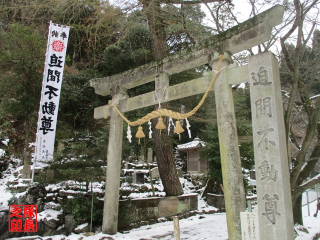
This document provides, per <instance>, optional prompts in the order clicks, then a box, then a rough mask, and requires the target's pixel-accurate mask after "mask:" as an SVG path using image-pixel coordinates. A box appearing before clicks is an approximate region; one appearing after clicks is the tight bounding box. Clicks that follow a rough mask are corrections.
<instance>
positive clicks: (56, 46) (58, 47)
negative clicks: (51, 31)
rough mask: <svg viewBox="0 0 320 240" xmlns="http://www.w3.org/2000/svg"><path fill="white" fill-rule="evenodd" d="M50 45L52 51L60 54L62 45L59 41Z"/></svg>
mask: <svg viewBox="0 0 320 240" xmlns="http://www.w3.org/2000/svg"><path fill="white" fill-rule="evenodd" d="M51 45H52V49H53V51H55V52H62V51H63V49H64V43H63V42H62V41H60V40H56V41H53V43H52V44H51Z"/></svg>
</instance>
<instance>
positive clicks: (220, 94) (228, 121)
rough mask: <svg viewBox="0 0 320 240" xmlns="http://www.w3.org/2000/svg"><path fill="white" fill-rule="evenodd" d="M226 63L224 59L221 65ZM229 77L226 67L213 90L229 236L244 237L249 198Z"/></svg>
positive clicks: (233, 238) (233, 239)
mask: <svg viewBox="0 0 320 240" xmlns="http://www.w3.org/2000/svg"><path fill="white" fill-rule="evenodd" d="M226 65H227V63H223V64H222V67H223V66H226ZM213 69H217V66H213ZM227 79H228V75H227V69H223V70H222V71H221V72H220V74H219V75H218V77H217V79H216V81H215V83H214V90H215V99H216V111H217V120H218V133H219V145H220V157H221V168H222V177H223V188H224V196H225V206H226V213H227V225H228V237H229V239H230V240H236V239H241V223H240V222H241V221H240V212H243V211H245V209H246V201H245V193H244V186H243V177H242V169H241V160H240V151H239V143H238V134H237V126H236V118H235V112H234V104H233V95H232V89H231V86H230V85H229V84H228V81H227Z"/></svg>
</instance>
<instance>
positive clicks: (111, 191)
mask: <svg viewBox="0 0 320 240" xmlns="http://www.w3.org/2000/svg"><path fill="white" fill-rule="evenodd" d="M114 91H115V92H114V94H113V98H112V101H113V103H114V104H117V103H118V102H119V100H120V99H122V98H124V97H126V92H125V91H122V89H119V88H118V89H115V90H114ZM110 113H111V117H110V130H109V145H108V154H107V159H108V165H107V176H106V185H105V193H106V194H105V198H104V209H103V222H102V232H103V233H107V234H116V233H117V226H118V208H119V188H120V173H121V154H122V132H123V120H122V118H121V116H120V115H119V114H118V113H117V112H116V110H115V109H114V108H111V109H110Z"/></svg>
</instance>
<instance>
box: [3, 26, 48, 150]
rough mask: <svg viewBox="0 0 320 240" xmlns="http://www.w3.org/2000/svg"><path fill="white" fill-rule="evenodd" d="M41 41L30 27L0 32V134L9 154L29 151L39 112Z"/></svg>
mask: <svg viewBox="0 0 320 240" xmlns="http://www.w3.org/2000/svg"><path fill="white" fill-rule="evenodd" d="M45 47H46V44H45V39H44V37H43V36H41V35H40V34H39V32H38V31H37V30H36V29H35V27H33V26H28V27H27V26H23V25H21V24H12V25H10V27H9V28H8V30H7V31H5V32H1V33H0V69H1V72H2V74H1V76H0V98H1V102H0V111H1V115H0V132H1V135H2V137H4V138H8V139H10V141H9V151H10V153H14V154H23V152H24V151H30V149H29V143H30V142H32V141H33V140H34V136H35V135H34V134H33V133H35V132H36V122H37V117H38V114H37V113H38V110H39V101H40V91H41V82H42V72H43V62H44V56H45Z"/></svg>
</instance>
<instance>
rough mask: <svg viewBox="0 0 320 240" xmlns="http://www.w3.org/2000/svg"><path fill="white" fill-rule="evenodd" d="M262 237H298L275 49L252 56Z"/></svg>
mask: <svg viewBox="0 0 320 240" xmlns="http://www.w3.org/2000/svg"><path fill="white" fill-rule="evenodd" d="M248 70H249V79H250V97H251V106H252V109H251V110H252V129H253V142H254V155H255V165H256V166H257V168H256V177H257V178H256V179H257V194H258V196H257V199H258V222H259V239H261V240H265V239H279V236H281V239H288V240H289V239H290V240H293V239H294V234H293V233H294V230H293V216H292V203H291V192H290V179H289V169H288V157H287V151H286V138H285V127H284V118H283V109H282V98H281V88H280V75H279V67H278V62H277V60H276V58H275V57H274V56H273V54H272V53H269V52H267V53H263V54H259V55H255V56H252V57H250V58H249V65H248Z"/></svg>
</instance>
